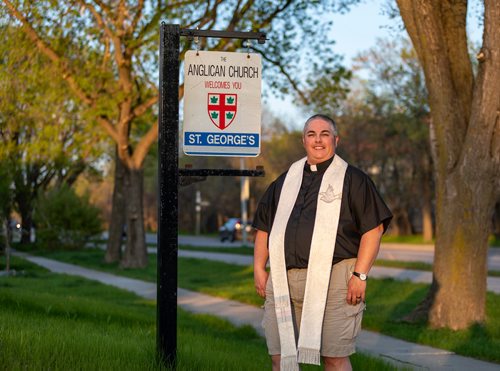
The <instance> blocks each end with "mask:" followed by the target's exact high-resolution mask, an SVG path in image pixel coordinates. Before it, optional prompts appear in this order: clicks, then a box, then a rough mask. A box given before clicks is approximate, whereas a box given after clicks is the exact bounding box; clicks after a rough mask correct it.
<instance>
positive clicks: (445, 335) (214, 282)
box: [44, 250, 500, 363]
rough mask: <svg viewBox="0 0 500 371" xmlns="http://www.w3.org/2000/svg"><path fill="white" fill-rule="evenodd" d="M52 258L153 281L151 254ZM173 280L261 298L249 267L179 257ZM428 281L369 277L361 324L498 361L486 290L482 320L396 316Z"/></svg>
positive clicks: (497, 325) (495, 305)
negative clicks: (139, 260)
mask: <svg viewBox="0 0 500 371" xmlns="http://www.w3.org/2000/svg"><path fill="white" fill-rule="evenodd" d="M44 255H45V256H47V257H51V258H54V259H58V260H64V261H67V262H70V263H75V264H80V265H84V266H87V267H90V268H96V269H101V270H105V271H108V272H112V273H116V274H122V275H126V276H129V277H134V278H139V279H143V280H147V281H150V282H155V281H156V256H155V255H150V256H149V257H150V264H149V267H148V268H146V269H144V270H136V269H131V270H123V269H120V268H119V267H117V266H116V265H105V264H104V263H102V259H103V256H104V252H103V251H100V250H85V251H76V252H57V253H56V252H51V253H45V254H44ZM178 273H179V274H178V277H179V286H180V287H182V288H186V289H190V290H194V291H199V292H203V293H207V294H209V295H214V296H219V297H224V298H229V299H233V300H238V301H241V302H244V303H248V304H252V305H258V306H260V305H262V303H263V301H262V299H260V298H259V297H258V296H257V295H256V294H255V292H254V287H253V271H252V267H242V266H235V265H231V264H226V263H222V262H216V261H208V260H202V259H186V258H179V272H178ZM427 289H428V285H424V284H415V283H411V282H407V281H405V282H402V281H396V280H392V279H384V280H377V279H370V281H369V283H368V292H367V311H366V312H365V316H364V320H363V327H364V328H365V329H369V330H374V331H378V332H381V333H384V334H386V335H390V336H394V337H398V338H400V339H405V340H408V341H411V342H416V343H420V344H426V345H430V346H434V347H437V348H441V349H448V350H451V351H454V352H456V353H458V354H461V355H464V356H469V357H474V358H480V359H485V360H489V361H493V362H498V363H500V295H497V294H493V293H488V294H487V321H486V323H485V324H484V325H483V326H475V327H473V328H471V329H469V330H463V331H449V330H433V329H430V328H428V327H427V326H426V325H425V324H424V323H421V324H408V323H404V322H401V318H402V317H404V315H406V314H408V313H409V312H410V311H411V310H412V309H413V308H414V307H415V306H416V305H417V304H418V303H419V302H420V301H421V300H422V299H423V298H424V296H425V294H426V292H427Z"/></svg>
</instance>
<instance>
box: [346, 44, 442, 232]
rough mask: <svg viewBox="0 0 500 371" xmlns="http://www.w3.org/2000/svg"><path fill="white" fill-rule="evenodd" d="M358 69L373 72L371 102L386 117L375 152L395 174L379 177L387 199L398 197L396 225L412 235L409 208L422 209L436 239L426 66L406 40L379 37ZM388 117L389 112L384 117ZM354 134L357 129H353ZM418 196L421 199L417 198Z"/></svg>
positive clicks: (425, 226) (424, 229)
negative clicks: (422, 64) (421, 63)
mask: <svg viewBox="0 0 500 371" xmlns="http://www.w3.org/2000/svg"><path fill="white" fill-rule="evenodd" d="M356 65H357V66H356V67H355V69H356V70H359V69H362V70H365V71H369V72H370V78H369V79H368V80H367V82H366V88H367V103H368V104H369V105H370V106H371V107H372V111H373V112H375V113H376V114H377V113H382V115H380V114H378V116H379V117H380V118H381V120H382V121H386V122H382V125H378V127H377V128H376V129H374V130H380V131H381V132H382V133H384V135H383V137H382V138H381V139H382V140H383V142H381V143H384V145H383V146H378V147H377V148H374V149H375V150H378V151H377V153H378V154H379V156H375V157H376V158H377V159H378V161H380V162H381V164H382V166H381V169H383V171H381V172H380V173H381V174H386V170H389V169H390V170H389V172H390V173H392V176H380V175H379V176H377V178H378V179H379V185H380V186H382V187H383V188H384V189H386V194H387V197H388V198H387V199H388V201H389V202H391V199H393V200H394V199H397V200H398V201H397V202H395V203H394V206H393V207H392V211H393V214H394V219H393V224H392V227H393V229H394V228H396V229H397V230H398V232H402V233H400V234H409V233H412V230H411V228H409V227H410V224H411V223H410V220H409V219H410V218H409V212H410V210H412V209H413V210H415V209H417V210H420V211H421V215H422V218H421V220H422V234H423V238H424V241H427V242H430V241H432V237H433V223H432V203H433V197H432V195H433V186H434V182H433V173H432V157H431V153H430V135H429V120H430V113H429V104H428V100H427V90H426V87H425V81H424V76H423V71H422V68H421V67H420V64H419V62H418V58H417V55H416V53H415V50H414V49H413V48H412V46H411V44H410V43H409V41H407V40H405V39H395V40H391V41H389V40H378V41H377V45H376V46H375V47H373V48H371V49H370V50H367V51H365V52H363V53H361V54H360V55H359V56H358V57H357V58H356ZM383 116H386V117H385V118H384V117H383ZM351 132H352V130H351ZM415 194H419V195H420V197H414V195H415Z"/></svg>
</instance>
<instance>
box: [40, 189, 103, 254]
mask: <svg viewBox="0 0 500 371" xmlns="http://www.w3.org/2000/svg"><path fill="white" fill-rule="evenodd" d="M34 219H35V225H36V237H37V241H38V242H39V244H40V246H41V247H43V248H45V249H56V248H57V249H59V248H63V249H79V248H83V247H84V246H85V243H86V242H88V240H89V239H90V237H92V236H94V235H96V234H98V233H100V232H101V230H102V228H101V225H102V221H101V217H100V211H99V209H98V208H97V207H95V206H93V205H91V204H90V202H89V197H88V195H84V196H81V197H80V196H78V195H77V194H76V193H75V191H74V190H73V189H72V188H71V187H69V186H67V185H63V186H62V187H60V188H54V189H52V190H50V191H49V192H47V193H46V194H40V195H39V196H38V198H37V202H36V207H35V213H34Z"/></svg>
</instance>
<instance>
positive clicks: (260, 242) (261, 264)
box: [253, 230, 269, 271]
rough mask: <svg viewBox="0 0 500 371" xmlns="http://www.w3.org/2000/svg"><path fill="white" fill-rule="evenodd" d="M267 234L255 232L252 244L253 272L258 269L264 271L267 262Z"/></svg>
mask: <svg viewBox="0 0 500 371" xmlns="http://www.w3.org/2000/svg"><path fill="white" fill-rule="evenodd" d="M267 235H268V233H267V232H264V231H260V230H257V234H256V236H255V244H254V252H253V254H254V258H253V266H254V271H255V270H258V269H264V270H265V269H266V265H267V260H268V259H269V249H268V247H267Z"/></svg>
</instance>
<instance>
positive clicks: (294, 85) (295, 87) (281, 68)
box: [251, 47, 309, 105]
mask: <svg viewBox="0 0 500 371" xmlns="http://www.w3.org/2000/svg"><path fill="white" fill-rule="evenodd" d="M251 49H252V50H254V51H256V52H258V53H259V54H261V55H262V58H264V59H265V60H266V61H268V62H269V63H271V64H272V65H274V66H276V67H278V69H279V71H280V72H281V73H282V74H283V75H284V76H285V77H286V79H287V80H288V82H290V84H291V85H292V88H293V90H294V91H295V92H296V93H297V94H298V95H299V98H300V100H301V101H302V102H303V103H304V104H305V105H308V104H309V99H307V97H306V95H305V94H304V92H303V91H302V90H301V89H300V88H299V85H298V84H297V82H296V81H295V80H294V79H293V78H292V76H291V75H290V73H289V72H288V71H287V70H286V68H285V67H284V66H283V64H282V63H281V62H280V61H276V60H274V59H271V58H270V57H269V56H267V55H266V54H265V53H264V52H263V51H261V50H259V49H257V48H255V47H251Z"/></svg>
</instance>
